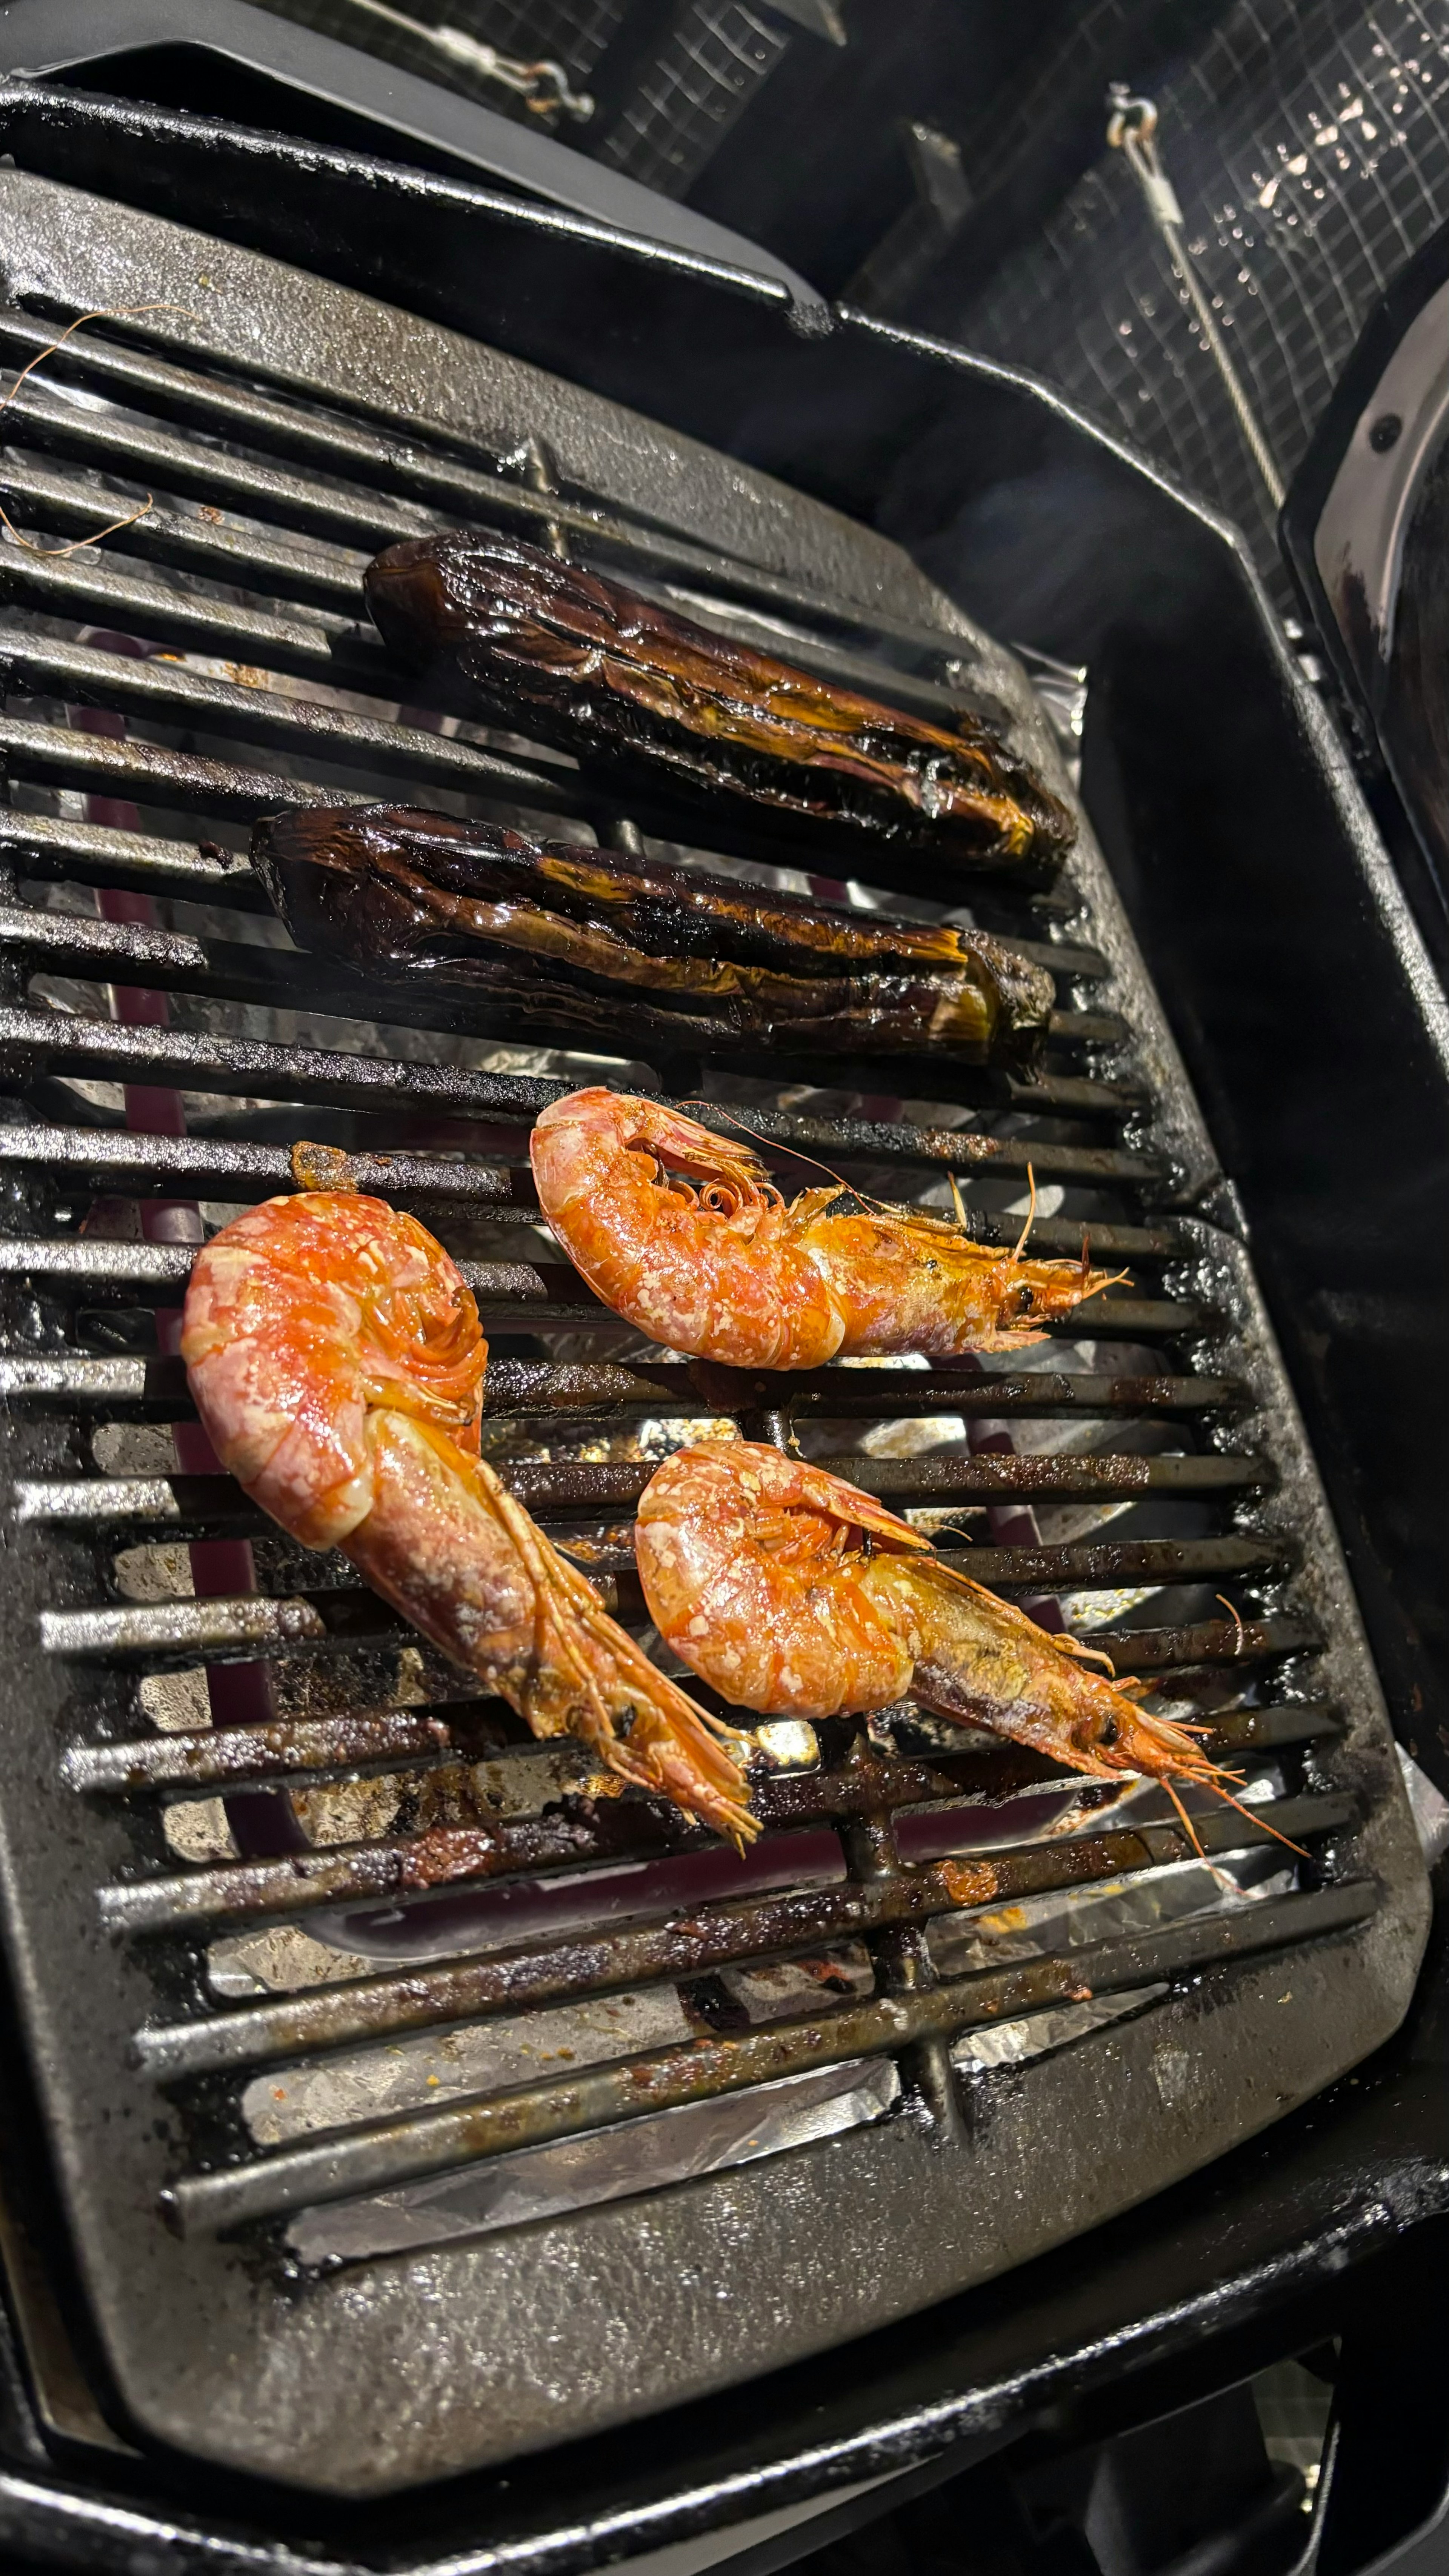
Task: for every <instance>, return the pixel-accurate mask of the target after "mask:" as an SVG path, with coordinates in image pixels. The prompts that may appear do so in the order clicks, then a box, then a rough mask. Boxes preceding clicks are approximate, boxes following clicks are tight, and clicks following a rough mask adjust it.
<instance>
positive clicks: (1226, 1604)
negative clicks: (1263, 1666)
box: [1213, 1592, 1243, 1655]
mask: <svg viewBox="0 0 1449 2576" xmlns="http://www.w3.org/2000/svg"><path fill="white" fill-rule="evenodd" d="M1213 1599H1214V1601H1221V1603H1222V1605H1223V1608H1224V1609H1225V1610H1226V1612H1227V1614H1228V1617H1229V1618H1230V1619H1231V1620H1232V1622H1233V1625H1234V1627H1235V1628H1236V1629H1237V1632H1238V1635H1237V1643H1236V1644H1235V1645H1234V1647H1233V1653H1234V1654H1235V1655H1240V1654H1241V1653H1242V1651H1243V1614H1242V1612H1241V1611H1240V1610H1235V1609H1234V1608H1233V1605H1232V1603H1231V1601H1230V1600H1229V1599H1228V1596H1227V1594H1226V1592H1215V1593H1214V1594H1213Z"/></svg>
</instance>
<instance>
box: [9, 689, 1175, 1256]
mask: <svg viewBox="0 0 1449 2576" xmlns="http://www.w3.org/2000/svg"><path fill="white" fill-rule="evenodd" d="M67 739H77V740H80V741H85V742H89V741H99V740H101V739H103V737H101V736H92V735H81V736H77V737H67ZM0 749H3V729H0ZM55 917H56V916H51V918H52V919H54V918H55ZM77 953H79V952H77ZM31 1066H34V1067H35V1068H37V1069H39V1068H42V1067H43V1068H44V1069H45V1070H47V1071H50V1072H53V1073H60V1074H72V1075H75V1074H84V1075H88V1076H92V1077H95V1076H101V1077H103V1078H108V1079H110V1080H113V1081H119V1082H138V1083H141V1082H144V1083H155V1084H162V1085H170V1086H172V1087H174V1088H175V1089H177V1090H185V1091H218V1092H223V1093H225V1092H235V1091H241V1092H245V1093H247V1094H249V1095H256V1096H260V1097H265V1098H271V1099H277V1100H284V1101H288V1102H304V1103H309V1104H310V1103H315V1104H318V1105H324V1106H333V1105H336V1106H339V1107H343V1108H353V1109H358V1108H368V1109H396V1110H399V1111H401V1112H402V1114H403V1115H404V1116H405V1117H408V1118H418V1117H434V1118H436V1117H453V1118H465V1119H482V1120H488V1121H490V1122H494V1123H497V1122H502V1123H505V1124H510V1125H515V1126H517V1125H523V1126H527V1125H529V1124H531V1122H532V1120H533V1119H534V1118H535V1117H536V1116H537V1114H538V1112H539V1110H541V1109H544V1108H546V1107H547V1106H548V1103H549V1102H550V1101H551V1100H558V1099H561V1098H562V1097H563V1096H564V1094H565V1093H566V1092H567V1091H568V1090H569V1089H570V1087H571V1086H570V1085H569V1084H568V1083H567V1082H563V1081H558V1080H556V1079H553V1078H550V1077H546V1076H541V1075H535V1076H530V1075H526V1074H501V1073H482V1072H475V1071H471V1070H466V1069H464V1068H463V1067H461V1066H457V1065H440V1064H427V1063H416V1064H394V1063H389V1062H388V1061H387V1060H386V1059H385V1058H382V1057H377V1056H359V1055H344V1054H341V1053H337V1052H334V1051H332V1050H330V1049H323V1048H318V1047H305V1046H280V1045H277V1044H275V1043H273V1042H272V1041H271V1040H268V1039H262V1038H216V1037H212V1036H210V1035H203V1034H200V1033H198V1032H195V1031H192V1030H189V1029H174V1028H152V1027H128V1026H126V1025H124V1024H122V1023H119V1022H116V1021H111V1020H88V1019H85V1018H83V1017H82V1016H80V1015H79V1014H76V1015H74V1016H72V1015H71V1014H70V1013H68V1012H60V1011H43V1010H23V1009H17V1008H14V1007H11V1006H6V1007H0V1069H4V1070H7V1071H8V1072H9V1073H10V1075H11V1077H12V1079H15V1078H22V1079H23V1078H24V1075H25V1072H26V1071H27V1069H28V1068H29V1067H31ZM1066 1087H1067V1088H1070V1087H1071V1086H1070V1085H1068V1086H1066ZM750 1124H751V1127H752V1128H753V1129H755V1130H756V1131H757V1133H758V1134H760V1135H762V1136H763V1137H764V1138H765V1139H766V1141H767V1142H768V1143H769V1144H771V1145H773V1146H776V1147H778V1148H780V1149H782V1150H783V1151H785V1152H788V1153H795V1152H799V1153H802V1154H803V1155H805V1156H806V1157H807V1158H808V1157H809V1156H810V1155H811V1154H812V1151H813V1149H814V1148H815V1147H817V1146H821V1145H824V1146H826V1147H827V1148H828V1149H830V1150H832V1151H833V1153H834V1155H835V1156H837V1157H839V1158H840V1159H841V1160H846V1161H875V1160H881V1161H886V1162H898V1163H918V1164H925V1165H928V1166H933V1165H940V1166H941V1167H942V1168H943V1169H946V1170H958V1169H959V1170H961V1171H967V1170H969V1169H970V1168H971V1166H972V1165H973V1164H986V1165H990V1166H992V1167H993V1168H994V1170H996V1171H998V1172H1000V1173H1003V1174H1015V1173H1018V1172H1025V1170H1026V1169H1027V1166H1028V1164H1031V1165H1032V1166H1034V1167H1035V1169H1036V1170H1037V1172H1038V1175H1039V1176H1042V1177H1047V1176H1055V1177H1058V1178H1066V1177H1068V1176H1070V1177H1071V1178H1072V1179H1074V1180H1079V1181H1082V1182H1088V1183H1090V1182H1094V1181H1095V1182H1102V1183H1110V1182H1114V1181H1122V1182H1127V1183H1136V1184H1137V1185H1139V1186H1141V1187H1144V1188H1146V1187H1150V1186H1152V1185H1153V1184H1155V1183H1157V1182H1158V1181H1160V1180H1162V1179H1164V1178H1165V1177H1166V1165H1165V1164H1164V1163H1163V1161H1162V1159H1161V1158H1160V1157H1159V1156H1155V1155H1151V1154H1143V1153H1139V1152H1137V1151H1135V1150H1132V1149H1125V1148H1120V1147H1110V1146H1102V1147H1098V1148H1086V1147H1081V1148H1075V1149H1072V1160H1071V1162H1070V1164H1069V1165H1067V1166H1063V1165H1062V1164H1060V1163H1056V1162H1053V1161H1052V1160H1051V1157H1052V1156H1053V1154H1054V1153H1055V1152H1057V1151H1058V1150H1059V1149H1057V1148H1055V1147H1053V1146H1052V1145H1050V1144H1044V1145H1043V1146H1041V1147H1040V1148H1038V1147H1037V1146H1036V1145H1035V1144H1034V1143H1032V1144H1028V1143H1026V1142H1024V1141H1023V1140H1022V1139H1020V1138H1018V1137H1010V1138H1004V1137H997V1136H990V1135H980V1134H978V1133H976V1132H975V1131H974V1130H970V1129H968V1130H964V1131H961V1132H957V1131H955V1130H953V1129H951V1128H925V1127H910V1126H905V1125H902V1126H899V1127H896V1128H891V1127H889V1126H886V1125H884V1124H874V1123H870V1122H867V1121H866V1120H864V1119H845V1120H842V1121H841V1122H840V1124H839V1127H838V1129H832V1128H831V1127H830V1126H829V1125H828V1124H827V1123H826V1122H825V1121H824V1120H821V1119H814V1118H805V1117H802V1118H794V1117H789V1116H786V1115H784V1114H783V1113H781V1112H778V1111H763V1110H762V1111H761V1112H759V1114H758V1115H755V1114H753V1113H752V1115H751V1120H750ZM1017 1231H1018V1232H1020V1226H1019V1224H1018V1228H1017ZM1074 1249H1076V1250H1078V1251H1080V1249H1081V1238H1080V1232H1079V1231H1078V1232H1077V1234H1076V1236H1075V1242H1074Z"/></svg>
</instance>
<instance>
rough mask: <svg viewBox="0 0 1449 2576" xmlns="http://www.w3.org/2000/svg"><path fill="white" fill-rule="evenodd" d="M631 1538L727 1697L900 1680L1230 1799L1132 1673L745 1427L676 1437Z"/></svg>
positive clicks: (867, 1688) (981, 1715)
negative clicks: (687, 1444) (736, 1432)
mask: <svg viewBox="0 0 1449 2576" xmlns="http://www.w3.org/2000/svg"><path fill="white" fill-rule="evenodd" d="M635 1545H636V1551H637V1555H638V1561H639V1574H640V1579H641V1581H642V1583H643V1586H644V1597H645V1600H646V1601H647V1602H648V1605H649V1610H650V1614H651V1616H652V1618H653V1620H654V1623H655V1626H656V1627H657V1628H658V1630H659V1633H660V1635H661V1637H662V1638H663V1639H664V1641H665V1643H666V1645H669V1646H672V1647H673V1649H674V1651H675V1653H676V1654H677V1655H678V1656H679V1657H680V1658H681V1660H682V1661H683V1662H684V1663H686V1664H688V1666H689V1667H690V1670H691V1671H692V1672H696V1673H698V1674H699V1675H700V1677H701V1679H703V1680H705V1681H708V1682H711V1683H713V1685H714V1687H715V1688H716V1689H717V1690H718V1691H720V1692H721V1693H722V1694H723V1696H724V1697H725V1698H726V1699H728V1700H731V1701H733V1702H734V1703H735V1705H736V1706H739V1707H744V1708H750V1709H755V1710H757V1711H759V1712H761V1713H762V1714H765V1715H769V1716H772V1717H803V1718H822V1717H834V1716H837V1715H841V1714H846V1713H849V1712H851V1711H858V1710H865V1709H872V1708H884V1707H888V1706H889V1705H890V1703H891V1702H892V1701H893V1700H897V1699H902V1698H904V1697H905V1696H906V1695H907V1693H909V1694H910V1696H911V1697H912V1698H914V1699H916V1700H919V1701H920V1703H921V1705H922V1706H923V1707H925V1708H930V1709H934V1710H936V1711H937V1712H938V1713H939V1714H940V1715H942V1716H944V1717H954V1718H959V1719H960V1720H961V1722H962V1723H963V1725H972V1726H984V1727H989V1728H990V1729H991V1730H992V1731H993V1732H994V1733H995V1734H997V1735H1004V1736H1009V1737H1010V1738H1011V1739H1012V1741H1013V1742H1015V1743H1018V1744H1029V1745H1032V1746H1034V1747H1035V1749H1036V1751H1037V1752H1039V1753H1045V1754H1049V1755H1050V1756H1051V1758H1052V1760H1053V1761H1055V1762H1061V1763H1064V1764H1065V1765H1066V1766H1067V1767H1068V1768H1069V1769H1070V1770H1073V1771H1086V1772H1089V1773H1091V1774H1092V1775H1093V1776H1094V1777H1099V1778H1107V1777H1109V1776H1110V1775H1112V1774H1113V1773H1116V1772H1122V1771H1132V1772H1147V1773H1150V1774H1151V1775H1152V1776H1153V1777H1154V1778H1156V1779H1159V1780H1161V1781H1163V1782H1164V1783H1165V1785H1166V1786H1167V1788H1168V1792H1169V1795H1170V1796H1172V1797H1173V1798H1174V1799H1176V1791H1175V1790H1174V1789H1173V1787H1172V1783H1173V1782H1174V1781H1176V1780H1182V1781H1187V1782H1190V1783H1191V1784H1192V1785H1193V1786H1195V1787H1202V1788H1207V1789H1212V1790H1215V1791H1216V1792H1217V1794H1218V1795H1219V1796H1220V1797H1224V1798H1229V1800H1230V1803H1232V1804H1236V1803H1237V1802H1236V1800H1233V1799H1231V1796H1230V1787H1229V1784H1232V1786H1237V1785H1239V1775H1238V1774H1237V1773H1235V1772H1231V1771H1224V1770H1222V1769H1220V1768H1219V1766H1218V1765H1217V1764H1216V1763H1214V1762H1212V1761H1211V1760H1210V1759H1209V1757H1208V1756H1207V1754H1206V1753H1204V1752H1203V1750H1202V1748H1201V1746H1200V1745H1199V1744H1198V1743H1197V1742H1196V1741H1195V1738H1194V1733H1193V1731H1192V1730H1191V1729H1190V1728H1187V1727H1182V1726H1177V1725H1174V1724H1173V1723H1172V1722H1171V1721H1170V1720H1169V1719H1167V1718H1165V1717H1155V1716H1153V1715H1152V1714H1151V1713H1150V1712H1149V1711H1148V1710H1146V1709H1143V1708H1139V1707H1138V1706H1137V1705H1136V1704H1135V1694H1136V1693H1137V1692H1138V1691H1139V1690H1141V1689H1143V1688H1144V1687H1146V1685H1144V1684H1141V1683H1136V1682H1120V1681H1117V1680H1115V1679H1112V1678H1109V1677H1108V1676H1109V1675H1110V1672H1111V1667H1110V1665H1109V1666H1108V1673H1107V1674H1106V1675H1104V1674H1102V1673H1099V1672H1093V1671H1091V1670H1089V1669H1088V1666H1087V1663H1086V1660H1085V1659H1086V1657H1087V1656H1088V1655H1089V1654H1090V1653H1091V1651H1092V1650H1091V1649H1089V1648H1087V1647H1084V1646H1081V1645H1079V1644H1078V1643H1077V1641H1076V1640H1075V1639H1074V1638H1070V1637H1053V1636H1050V1635H1048V1633H1047V1631H1046V1630H1045V1629H1044V1628H1039V1627H1038V1626H1037V1624H1036V1622H1035V1620H1034V1619H1028V1618H1027V1616H1026V1614H1025V1612H1024V1611H1021V1610H1017V1609H1014V1608H1013V1607H1012V1606H1011V1604H1010V1603H1009V1602H1006V1601H998V1600H997V1598H996V1596H995V1594H994V1593H991V1592H987V1591H985V1590H983V1588H982V1586H981V1585H980V1584H979V1583H972V1582H971V1581H970V1580H969V1579H968V1577H967V1576H965V1575H963V1574H957V1573H956V1572H955V1571H954V1569H953V1568H951V1567H950V1566H947V1565H943V1564H942V1562H941V1560H940V1558H939V1557H938V1556H936V1554H935V1553H934V1551H933V1549H932V1547H931V1544H930V1542H929V1540H928V1539H924V1538H922V1537H921V1535H920V1533H919V1532H918V1531H916V1530H913V1529H912V1528H911V1527H910V1526H909V1524H908V1523H907V1522H905V1521H902V1520H897V1518H896V1516H895V1514H894V1512H888V1511H886V1510H885V1509H884V1508H883V1506H882V1505H881V1504H880V1503H877V1502H875V1501H873V1500H872V1498H871V1496H870V1495H869V1494H863V1493H861V1492H860V1491H859V1490H858V1488H857V1487H856V1486H854V1485H847V1484H845V1483H843V1482H842V1480H841V1479H840V1477H838V1476H831V1475H827V1474H826V1472H825V1470H824V1469H823V1468H820V1467H812V1466H810V1465H808V1464H807V1463H806V1461H805V1460H803V1459H799V1458H787V1457H785V1456H783V1455H782V1454H781V1452H780V1451H779V1450H778V1449H767V1448H763V1447H760V1446H758V1445H757V1444H756V1443H754V1442H753V1441H744V1440H705V1441H701V1442H700V1443H699V1444H698V1446H697V1447H695V1448H692V1449H681V1450H679V1451H677V1452H676V1454H675V1455H674V1456H673V1457H672V1458H668V1459H666V1460H665V1462H664V1465H663V1466H662V1467H661V1468H660V1469H659V1471H658V1473H657V1475H655V1476H654V1477H653V1478H652V1479H651V1481H650V1483H649V1485H648V1486H647V1488H646V1490H645V1493H644V1496H643V1498H642V1500H641V1502H640V1505H639V1522H638V1529H637V1533H636V1541H635ZM1098 1660H1102V1661H1105V1660H1106V1659H1105V1657H1102V1658H1099V1659H1098ZM1184 1821H1186V1818H1184ZM1188 1831H1189V1833H1191V1831H1192V1828H1191V1826H1190V1825H1189V1826H1188ZM1194 1839H1196V1837H1194Z"/></svg>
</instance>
